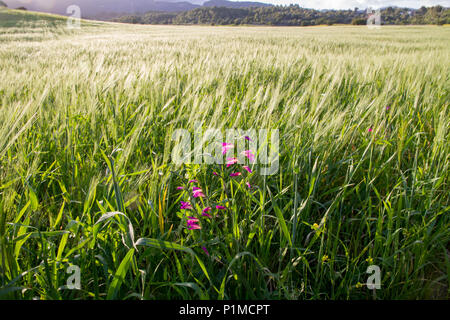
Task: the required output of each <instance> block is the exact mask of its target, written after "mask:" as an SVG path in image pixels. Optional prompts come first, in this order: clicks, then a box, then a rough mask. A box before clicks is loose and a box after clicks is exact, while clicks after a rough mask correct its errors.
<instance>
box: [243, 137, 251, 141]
mask: <svg viewBox="0 0 450 320" xmlns="http://www.w3.org/2000/svg"><path fill="white" fill-rule="evenodd" d="M244 139H245V140H247V141H253V140H252V139H250V137H249V136H245V137H244Z"/></svg>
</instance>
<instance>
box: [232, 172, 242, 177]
mask: <svg viewBox="0 0 450 320" xmlns="http://www.w3.org/2000/svg"><path fill="white" fill-rule="evenodd" d="M240 175H241V173H240V172H234V173H231V174H230V177H237V176H240Z"/></svg>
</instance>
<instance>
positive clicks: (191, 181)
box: [188, 180, 198, 183]
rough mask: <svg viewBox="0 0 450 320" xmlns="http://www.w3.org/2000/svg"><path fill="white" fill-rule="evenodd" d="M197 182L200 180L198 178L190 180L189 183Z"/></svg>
mask: <svg viewBox="0 0 450 320" xmlns="http://www.w3.org/2000/svg"><path fill="white" fill-rule="evenodd" d="M195 182H198V181H197V180H189V182H188V183H195Z"/></svg>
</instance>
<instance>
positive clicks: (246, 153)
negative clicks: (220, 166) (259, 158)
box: [242, 150, 255, 162]
mask: <svg viewBox="0 0 450 320" xmlns="http://www.w3.org/2000/svg"><path fill="white" fill-rule="evenodd" d="M242 154H243V155H244V156H246V157H247V158H248V159H249V160H250V162H254V161H255V155H254V154H253V153H252V151H251V150H245V151H244V152H242Z"/></svg>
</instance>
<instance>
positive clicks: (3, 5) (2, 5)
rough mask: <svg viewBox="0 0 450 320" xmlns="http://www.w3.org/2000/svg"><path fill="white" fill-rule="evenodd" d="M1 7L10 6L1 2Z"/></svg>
mask: <svg viewBox="0 0 450 320" xmlns="http://www.w3.org/2000/svg"><path fill="white" fill-rule="evenodd" d="M0 7H6V8H8V5H7V4H6V3H4V2H3V1H0Z"/></svg>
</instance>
